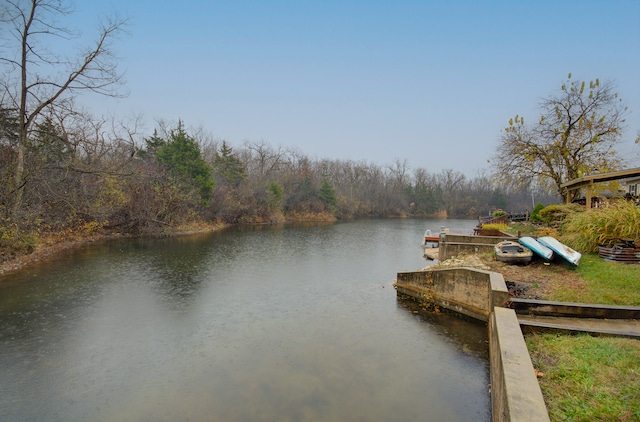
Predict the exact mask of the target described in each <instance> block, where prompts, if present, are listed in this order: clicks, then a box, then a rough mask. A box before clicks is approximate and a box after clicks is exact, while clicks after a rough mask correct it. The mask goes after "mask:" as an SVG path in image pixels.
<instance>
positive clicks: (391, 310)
mask: <svg viewBox="0 0 640 422" xmlns="http://www.w3.org/2000/svg"><path fill="white" fill-rule="evenodd" d="M475 223H476V222H475V221H473V220H446V221H445V220H436V219H433V220H419V219H384V220H378V219H371V220H356V221H352V222H343V223H335V224H297V225H286V226H280V227H271V226H269V227H242V228H231V229H227V230H222V231H220V232H215V233H208V234H206V235H196V236H188V237H178V238H169V239H120V240H112V241H106V242H99V243H95V244H89V245H86V246H83V247H81V248H78V249H75V250H73V251H71V252H67V253H64V254H62V255H59V256H57V257H55V259H53V260H49V261H46V262H44V261H43V262H40V263H38V264H35V265H32V266H29V267H28V268H25V269H23V270H21V271H18V272H15V273H11V274H6V275H4V276H1V277H0V409H2V410H1V411H2V415H1V419H2V420H4V421H24V420H47V421H88V420H91V421H131V420H136V421H140V420H148V421H152V420H153V421H162V420H166V421H175V420H197V421H200V420H207V421H249V420H250V421H276V420H277V421H320V420H322V421H338V420H339V421H390V420H405V421H409V420H422V421H430V420H433V421H436V420H437V421H444V420H446V421H470V420H473V421H483V420H490V418H491V410H490V395H489V394H490V393H489V388H488V385H489V371H488V366H489V363H488V347H487V343H486V341H487V334H486V327H485V325H484V324H480V323H476V322H470V321H465V320H463V319H461V318H458V317H455V316H452V315H448V314H445V313H439V314H430V313H425V312H422V311H420V310H419V309H418V308H417V307H416V306H415V305H414V304H413V302H410V301H402V300H398V299H397V297H396V292H395V290H394V289H393V285H392V283H393V281H394V279H395V275H396V273H397V272H398V271H405V270H408V271H409V270H415V269H418V268H420V267H423V266H425V265H427V264H428V262H427V261H425V260H424V259H423V258H422V250H421V246H420V240H421V236H422V235H423V233H424V231H425V230H426V229H431V230H432V231H433V232H437V231H438V230H439V229H440V227H441V226H447V227H449V228H450V230H451V231H452V232H460V231H462V232H465V233H468V232H470V231H471V230H472V228H473V227H474V226H475Z"/></svg>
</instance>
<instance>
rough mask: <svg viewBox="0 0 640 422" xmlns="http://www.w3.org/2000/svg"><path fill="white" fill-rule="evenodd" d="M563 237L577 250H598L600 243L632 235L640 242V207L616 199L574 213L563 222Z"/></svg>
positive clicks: (610, 242)
mask: <svg viewBox="0 0 640 422" xmlns="http://www.w3.org/2000/svg"><path fill="white" fill-rule="evenodd" d="M562 229H563V230H562V231H563V235H562V238H563V240H564V241H565V242H566V243H567V244H568V245H569V246H571V247H573V248H574V249H576V250H580V251H584V252H597V251H598V245H603V244H604V245H608V244H612V243H615V242H616V241H617V240H619V239H631V240H633V241H634V242H635V243H636V246H640V207H637V206H635V205H634V204H633V203H632V202H629V201H621V202H616V203H613V204H611V205H609V206H608V207H604V208H596V209H592V210H590V211H589V212H584V213H574V214H573V215H571V216H568V217H567V220H566V223H565V224H564V225H563V228H562Z"/></svg>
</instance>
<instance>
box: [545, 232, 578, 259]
mask: <svg viewBox="0 0 640 422" xmlns="http://www.w3.org/2000/svg"><path fill="white" fill-rule="evenodd" d="M538 242H540V243H541V244H543V245H544V246H546V247H547V248H549V249H551V250H552V251H553V252H555V253H556V254H558V255H560V256H561V257H563V258H564V259H566V260H567V261H569V262H570V263H572V264H573V265H578V261H580V258H582V254H581V253H580V252H576V251H574V250H573V249H571V248H570V247H568V246H567V245H565V244H564V243H560V242H559V241H558V240H556V239H555V238H553V237H551V236H543V237H539V238H538Z"/></svg>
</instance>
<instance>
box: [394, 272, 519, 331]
mask: <svg viewBox="0 0 640 422" xmlns="http://www.w3.org/2000/svg"><path fill="white" fill-rule="evenodd" d="M396 289H397V290H398V292H400V293H403V294H406V295H408V296H411V297H414V298H416V299H418V300H427V301H430V302H433V303H435V304H437V305H440V306H442V307H444V308H446V309H450V310H452V311H455V312H458V313H461V314H464V315H467V316H470V317H472V318H475V319H479V320H482V321H488V320H489V314H490V313H491V311H492V309H493V307H494V306H502V305H504V304H505V303H506V302H507V300H508V299H509V292H508V290H507V286H506V285H505V283H504V278H503V277H502V274H499V273H495V272H490V271H483V270H476V269H473V268H448V269H442V270H433V271H413V272H401V273H398V276H397V280H396Z"/></svg>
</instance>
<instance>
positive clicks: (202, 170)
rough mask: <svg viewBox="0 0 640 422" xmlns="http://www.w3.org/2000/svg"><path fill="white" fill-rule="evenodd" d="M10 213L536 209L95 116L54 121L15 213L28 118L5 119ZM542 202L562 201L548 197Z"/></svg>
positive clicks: (36, 149) (237, 218)
mask: <svg viewBox="0 0 640 422" xmlns="http://www.w3.org/2000/svg"><path fill="white" fill-rule="evenodd" d="M0 116H1V118H0V156H1V157H2V162H3V166H2V169H1V170H0V178H1V180H2V183H1V184H0V213H1V216H2V222H3V225H4V226H5V231H7V230H8V229H7V227H8V226H11V227H15V228H18V229H19V230H20V231H23V232H30V231H38V230H40V231H63V230H69V229H74V228H82V227H88V226H91V227H93V226H95V225H99V226H100V227H105V228H108V229H110V230H117V231H121V232H127V233H156V232H159V231H162V230H163V228H165V227H166V226H180V225H183V224H189V223H192V222H195V221H213V222H223V223H227V224H247V223H248V224H254V223H274V222H281V221H285V220H287V219H296V220H299V219H333V218H339V219H341V218H353V217H399V216H412V217H426V216H448V217H464V218H477V217H478V216H479V215H487V214H489V213H490V212H492V211H493V210H495V209H498V208H503V209H513V210H518V211H521V210H526V209H531V208H532V206H533V203H532V199H531V192H528V191H516V190H513V191H505V190H504V189H503V188H502V187H498V186H495V185H494V184H492V183H491V180H490V178H489V176H476V177H474V178H468V177H467V176H465V175H464V174H463V173H460V172H457V171H455V170H443V171H440V172H438V173H431V172H429V171H428V170H427V169H422V168H418V169H410V168H409V166H408V164H407V161H406V160H404V161H403V160H395V161H393V162H392V163H388V164H385V165H380V164H376V163H368V162H364V161H355V160H334V159H311V158H309V157H308V156H307V155H305V154H304V153H303V152H301V151H298V150H295V149H292V148H284V147H276V146H273V145H270V144H268V143H266V142H264V141H259V142H245V143H244V144H242V145H239V146H235V147H234V146H232V145H230V144H229V143H228V142H226V141H224V140H215V139H212V137H211V136H209V135H208V134H207V133H206V132H204V131H202V130H188V129H186V128H185V126H184V124H183V123H182V122H181V121H180V122H178V123H177V124H175V125H173V126H169V125H167V124H164V123H159V124H158V127H157V128H156V129H155V130H154V132H153V134H151V135H150V136H148V137H143V139H142V141H140V142H138V141H136V140H135V137H134V135H133V131H132V130H131V129H128V130H126V131H125V130H122V129H121V131H120V132H117V131H116V130H115V128H114V125H109V124H107V122H104V121H96V120H93V119H91V118H90V117H88V116H86V115H80V114H74V115H72V116H69V115H64V116H57V118H56V115H54V114H49V115H47V116H46V117H44V118H43V119H42V120H40V121H38V122H36V123H35V124H34V126H33V128H32V130H31V132H30V136H29V138H28V142H27V143H26V145H25V146H26V148H25V156H24V169H23V174H24V176H23V177H24V184H23V185H22V186H21V187H20V188H21V190H22V193H21V195H20V205H19V206H18V207H15V206H12V204H13V205H15V201H16V199H15V196H16V193H15V185H14V184H13V183H12V182H11V181H12V178H13V177H14V175H15V167H16V165H17V152H16V145H17V143H18V133H17V129H16V124H17V121H18V120H19V119H17V116H15V112H12V110H10V109H7V108H3V109H0ZM536 195H537V196H538V198H536V199H537V201H538V202H541V201H545V200H546V201H551V200H552V198H551V197H550V196H549V195H545V196H539V195H541V194H540V193H536Z"/></svg>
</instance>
